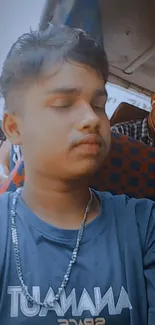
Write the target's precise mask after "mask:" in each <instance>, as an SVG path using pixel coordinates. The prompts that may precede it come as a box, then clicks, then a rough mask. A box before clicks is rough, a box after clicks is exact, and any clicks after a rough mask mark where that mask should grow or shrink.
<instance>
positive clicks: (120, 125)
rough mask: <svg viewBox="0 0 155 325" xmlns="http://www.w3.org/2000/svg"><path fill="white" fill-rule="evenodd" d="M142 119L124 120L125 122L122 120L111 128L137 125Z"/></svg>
mask: <svg viewBox="0 0 155 325" xmlns="http://www.w3.org/2000/svg"><path fill="white" fill-rule="evenodd" d="M142 121H143V120H136V121H135V120H131V121H126V122H122V123H117V124H115V125H114V126H112V127H111V130H112V131H113V130H116V129H121V128H126V127H129V128H131V127H132V126H136V125H137V126H138V125H141V124H142Z"/></svg>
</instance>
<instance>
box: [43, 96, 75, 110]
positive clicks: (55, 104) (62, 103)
mask: <svg viewBox="0 0 155 325" xmlns="http://www.w3.org/2000/svg"><path fill="white" fill-rule="evenodd" d="M72 104H73V103H72V100H69V99H67V98H57V99H55V100H54V101H52V102H51V103H49V105H48V106H49V107H51V108H67V107H70V106H72Z"/></svg>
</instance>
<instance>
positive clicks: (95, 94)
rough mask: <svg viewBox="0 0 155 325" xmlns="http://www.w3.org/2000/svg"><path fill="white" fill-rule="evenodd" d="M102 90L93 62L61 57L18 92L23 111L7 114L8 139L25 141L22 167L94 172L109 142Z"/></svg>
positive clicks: (62, 173)
mask: <svg viewBox="0 0 155 325" xmlns="http://www.w3.org/2000/svg"><path fill="white" fill-rule="evenodd" d="M105 103H106V91H105V84H104V81H103V79H102V78H101V76H100V75H99V74H98V73H97V72H96V71H95V70H93V69H92V68H90V67H87V66H84V65H78V64H76V63H74V62H73V63H68V62H64V63H63V65H62V66H61V68H60V69H59V70H58V72H57V73H56V74H54V75H52V73H51V76H49V75H48V78H45V77H44V78H42V80H40V81H39V82H35V83H32V84H31V86H30V87H28V88H27V90H26V91H25V93H24V94H22V107H21V110H22V114H19V115H18V114H12V115H10V114H6V115H5V117H4V123H3V127H4V130H5V132H6V133H7V135H8V136H9V139H10V141H12V143H14V144H20V145H22V147H23V155H24V161H25V169H26V170H31V172H35V173H37V174H40V175H42V176H44V177H50V178H53V179H57V178H60V179H64V180H69V179H75V178H79V177H82V176H84V175H86V176H89V175H91V174H93V173H94V172H95V171H96V170H97V169H98V168H99V166H100V165H101V163H102V162H103V160H104V158H105V156H106V155H107V152H108V150H109V147H110V125H109V121H108V119H107V116H106V113H105Z"/></svg>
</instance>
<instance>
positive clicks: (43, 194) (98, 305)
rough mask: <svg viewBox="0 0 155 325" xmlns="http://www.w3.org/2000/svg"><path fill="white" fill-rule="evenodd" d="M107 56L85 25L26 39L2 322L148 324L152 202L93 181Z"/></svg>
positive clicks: (152, 289)
mask: <svg viewBox="0 0 155 325" xmlns="http://www.w3.org/2000/svg"><path fill="white" fill-rule="evenodd" d="M107 75H108V63H107V59H106V55H105V53H104V51H103V49H101V48H100V47H98V46H97V44H96V43H95V42H94V41H93V40H92V39H91V38H89V37H88V36H87V35H86V34H85V33H84V32H83V31H81V30H77V29H68V28H63V27H61V28H51V27H50V28H49V29H48V30H47V31H45V32H42V33H41V32H36V33H32V32H31V33H29V34H25V35H23V36H21V37H20V38H19V39H18V41H17V42H16V43H15V44H14V45H13V47H12V49H11V51H10V52H9V55H8V57H7V59H6V61H5V63H4V66H3V72H2V76H1V91H2V93H3V96H4V98H5V102H6V107H7V111H6V113H5V115H4V120H3V127H4V130H5V132H6V134H7V137H8V138H9V140H10V141H11V142H12V144H14V145H20V146H22V151H23V156H24V162H25V185H24V188H23V189H20V190H19V191H17V192H16V193H11V194H8V193H6V194H4V195H2V196H1V197H0V250H1V254H0V320H1V325H6V324H7V325H18V324H29V325H43V324H46V325H48V324H52V325H55V324H63V325H68V324H71V325H73V324H77V325H85V324H87V325H88V324H89V325H103V324H106V325H154V324H155V209H154V203H153V202H151V201H148V200H145V199H144V200H136V199H128V198H127V197H125V196H115V197H114V196H112V195H111V194H109V193H99V192H96V191H93V190H92V189H90V188H89V181H90V177H91V175H92V174H94V172H95V171H96V170H97V169H98V168H99V167H100V165H101V163H102V162H103V160H104V158H105V156H106V154H107V152H108V150H109V146H110V126H109V121H108V119H107V116H106V113H105V103H106V98H107V95H106V90H105V84H106V81H107Z"/></svg>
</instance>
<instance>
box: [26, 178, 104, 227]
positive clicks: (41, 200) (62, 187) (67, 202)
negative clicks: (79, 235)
mask: <svg viewBox="0 0 155 325" xmlns="http://www.w3.org/2000/svg"><path fill="white" fill-rule="evenodd" d="M25 179H26V180H25V184H24V189H23V193H22V196H23V199H24V201H25V203H26V204H27V205H28V207H29V208H30V209H31V210H32V211H33V212H34V213H35V214H37V215H38V216H39V217H40V218H41V219H43V220H44V221H46V222H48V223H51V224H53V225H54V226H56V227H59V228H64V229H78V228H79V225H80V223H81V221H82V218H83V216H84V213H85V209H86V206H87V204H88V202H89V200H90V192H89V187H88V183H84V182H82V181H78V180H76V181H74V182H73V181H71V182H68V181H67V182H65V181H60V180H51V179H47V178H45V177H40V175H39V177H37V175H36V176H35V177H32V175H31V177H30V175H26V178H25ZM98 213H99V202H98V200H97V199H96V197H95V196H94V200H93V203H92V209H91V211H90V213H89V215H88V218H87V222H89V221H90V220H92V219H93V218H94V217H95V216H96V215H97V214H98Z"/></svg>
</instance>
